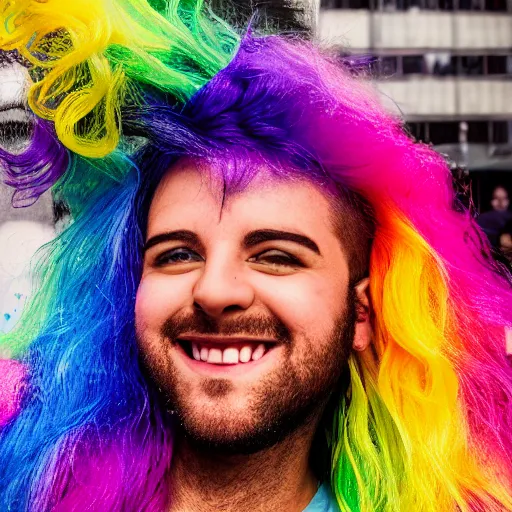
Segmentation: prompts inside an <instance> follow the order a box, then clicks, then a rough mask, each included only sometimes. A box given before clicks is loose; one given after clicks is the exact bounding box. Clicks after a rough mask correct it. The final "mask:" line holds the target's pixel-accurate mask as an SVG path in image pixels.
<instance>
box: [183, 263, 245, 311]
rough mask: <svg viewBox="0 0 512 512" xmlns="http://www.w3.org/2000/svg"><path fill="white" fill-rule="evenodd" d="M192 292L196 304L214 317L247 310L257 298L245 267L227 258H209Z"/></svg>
mask: <svg viewBox="0 0 512 512" xmlns="http://www.w3.org/2000/svg"><path fill="white" fill-rule="evenodd" d="M192 293H193V299H194V305H195V306H196V307H198V308H199V309H201V310H202V311H204V312H205V313H206V314H207V315H209V316H211V317H214V318H219V317H221V316H222V315H223V314H225V313H227V312H229V311H238V310H240V311H243V310H246V309H248V308H249V307H250V306H251V304H252V303H253V302H254V290H253V288H252V286H251V285H250V284H249V283H248V282H247V279H246V277H245V276H244V271H243V269H242V268H240V267H239V266H238V265H236V264H230V263H228V262H224V263H216V262H213V261H211V262H207V263H206V265H205V267H204V270H203V273H202V274H201V277H200V278H199V280H198V281H197V283H196V285H195V286H194V289H193V292H192Z"/></svg>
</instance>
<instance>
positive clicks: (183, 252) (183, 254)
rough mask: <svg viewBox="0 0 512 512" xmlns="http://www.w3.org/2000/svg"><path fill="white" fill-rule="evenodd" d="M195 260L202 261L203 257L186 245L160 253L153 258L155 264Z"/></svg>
mask: <svg viewBox="0 0 512 512" xmlns="http://www.w3.org/2000/svg"><path fill="white" fill-rule="evenodd" d="M197 261H203V258H202V257H201V256H199V254H197V252H195V251H192V250H191V249H187V248H186V247H178V248H176V249H171V250H170V251H166V252H164V253H162V254H160V255H159V256H158V257H157V258H156V259H155V265H156V266H163V265H175V264H179V263H195V262H197Z"/></svg>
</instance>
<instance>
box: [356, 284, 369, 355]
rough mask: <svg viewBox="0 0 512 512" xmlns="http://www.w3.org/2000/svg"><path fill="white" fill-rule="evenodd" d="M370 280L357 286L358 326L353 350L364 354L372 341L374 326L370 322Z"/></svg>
mask: <svg viewBox="0 0 512 512" xmlns="http://www.w3.org/2000/svg"><path fill="white" fill-rule="evenodd" d="M369 285H370V279H369V278H368V277H365V278H364V279H361V281H359V282H358V283H357V284H356V285H355V286H354V292H355V299H356V326H355V333H354V341H353V342H352V348H353V349H354V350H356V351H357V352H362V351H363V350H365V349H366V347H368V345H369V344H370V342H371V340H372V326H371V322H370V286H369Z"/></svg>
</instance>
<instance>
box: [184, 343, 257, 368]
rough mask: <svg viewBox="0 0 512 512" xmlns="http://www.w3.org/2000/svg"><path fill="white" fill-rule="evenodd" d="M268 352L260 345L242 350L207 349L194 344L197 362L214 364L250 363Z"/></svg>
mask: <svg viewBox="0 0 512 512" xmlns="http://www.w3.org/2000/svg"><path fill="white" fill-rule="evenodd" d="M265 352H266V348H265V345H264V344H263V343H260V344H259V345H258V346H257V347H256V348H254V346H250V345H246V346H244V347H242V348H240V349H238V348H236V347H227V348H224V349H222V348H207V347H201V346H200V345H198V344H197V343H192V355H193V356H194V359H195V360H196V361H205V362H207V363H213V364H237V363H239V362H240V363H248V362H249V361H251V360H252V361H257V360H258V359H261V358H262V357H263V356H264V354H265Z"/></svg>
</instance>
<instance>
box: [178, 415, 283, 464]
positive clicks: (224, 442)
mask: <svg viewBox="0 0 512 512" xmlns="http://www.w3.org/2000/svg"><path fill="white" fill-rule="evenodd" d="M178 416H179V419H180V430H181V434H182V435H183V436H185V437H186V438H187V440H188V442H189V444H191V445H194V447H195V448H197V449H201V450H207V451H210V452H217V453H219V454H223V455H251V454H253V453H257V452H259V451H262V450H265V449H268V448H271V447H272V446H274V445H276V444H277V443H279V442H281V441H282V440H283V439H284V438H286V437H287V436H288V434H289V429H285V428H283V427H282V426H280V425H275V426H263V425H260V426H257V425H254V424H252V425H251V424H250V423H249V422H247V423H244V422H243V421H241V420H240V418H238V419H236V420H235V421H230V417H229V416H224V417H223V418H220V417H215V418H202V419H200V418H197V419H194V420H188V419H187V418H183V417H182V415H180V414H179V413H178Z"/></svg>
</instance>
